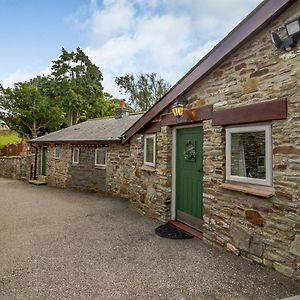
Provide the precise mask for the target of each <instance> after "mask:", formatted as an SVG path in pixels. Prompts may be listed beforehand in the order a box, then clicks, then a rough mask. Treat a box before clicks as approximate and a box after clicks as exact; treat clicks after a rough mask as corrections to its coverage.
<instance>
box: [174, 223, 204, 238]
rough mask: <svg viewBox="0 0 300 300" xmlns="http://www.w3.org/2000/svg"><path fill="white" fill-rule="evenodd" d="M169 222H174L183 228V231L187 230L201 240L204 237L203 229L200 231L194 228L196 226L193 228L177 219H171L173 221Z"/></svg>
mask: <svg viewBox="0 0 300 300" xmlns="http://www.w3.org/2000/svg"><path fill="white" fill-rule="evenodd" d="M169 223H170V224H172V225H174V226H176V227H178V228H180V229H181V230H183V231H185V232H187V233H189V234H191V235H193V236H195V237H197V238H198V239H200V240H202V239H203V233H202V232H201V231H199V230H196V229H194V228H192V227H190V226H188V225H186V224H183V223H181V222H179V221H177V220H171V221H169Z"/></svg>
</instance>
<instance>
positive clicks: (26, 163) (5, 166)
mask: <svg viewBox="0 0 300 300" xmlns="http://www.w3.org/2000/svg"><path fill="white" fill-rule="evenodd" d="M31 165H34V155H28V156H0V177H6V178H12V179H30V172H31Z"/></svg>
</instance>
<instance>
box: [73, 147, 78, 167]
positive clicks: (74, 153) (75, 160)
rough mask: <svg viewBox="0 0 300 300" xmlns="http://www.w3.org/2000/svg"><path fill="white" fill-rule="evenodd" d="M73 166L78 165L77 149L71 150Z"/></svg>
mask: <svg viewBox="0 0 300 300" xmlns="http://www.w3.org/2000/svg"><path fill="white" fill-rule="evenodd" d="M72 162H73V164H74V165H77V164H79V148H73V160H72Z"/></svg>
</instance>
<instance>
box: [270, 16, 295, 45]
mask: <svg viewBox="0 0 300 300" xmlns="http://www.w3.org/2000/svg"><path fill="white" fill-rule="evenodd" d="M284 26H285V29H286V32H287V35H288V37H287V38H286V39H283V40H282V39H281V38H280V36H279V35H278V34H277V33H275V32H271V37H272V42H273V44H274V45H275V47H276V48H279V49H282V50H285V51H289V50H291V49H292V48H293V47H295V46H296V45H297V42H298V40H299V39H300V17H298V18H297V19H294V20H291V21H289V22H287V23H286V24H285V25H284Z"/></svg>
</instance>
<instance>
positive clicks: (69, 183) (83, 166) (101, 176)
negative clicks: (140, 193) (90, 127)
mask: <svg viewBox="0 0 300 300" xmlns="http://www.w3.org/2000/svg"><path fill="white" fill-rule="evenodd" d="M106 146H107V145H106ZM55 147H60V158H59V159H56V158H55V157H54V153H55ZM73 147H75V148H79V153H80V154H79V164H73V163H72V158H73ZM126 147H127V148H126ZM96 148H102V145H84V144H80V145H71V144H60V145H59V144H57V145H55V144H48V145H47V170H46V181H47V183H48V184H49V185H52V186H58V187H68V188H73V189H77V190H88V191H95V192H106V191H107V185H108V184H109V182H107V179H106V177H107V176H106V172H107V170H109V169H110V165H111V162H112V171H113V172H112V173H110V174H112V176H113V174H114V172H115V170H117V167H115V166H114V163H115V160H114V158H113V157H114V155H115V156H118V157H120V156H122V155H125V154H126V153H128V149H129V146H122V145H121V143H115V144H114V143H111V144H110V145H109V146H108V147H105V148H103V149H106V150H107V162H106V168H103V167H97V166H95V149H96ZM126 149H127V150H126ZM127 156H128V154H127ZM38 161H39V162H38V174H41V147H40V148H39V160H38ZM116 184H117V185H118V182H116ZM116 189H118V188H116ZM115 194H118V195H120V190H119V189H118V192H116V193H115ZM124 196H126V195H124Z"/></svg>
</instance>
